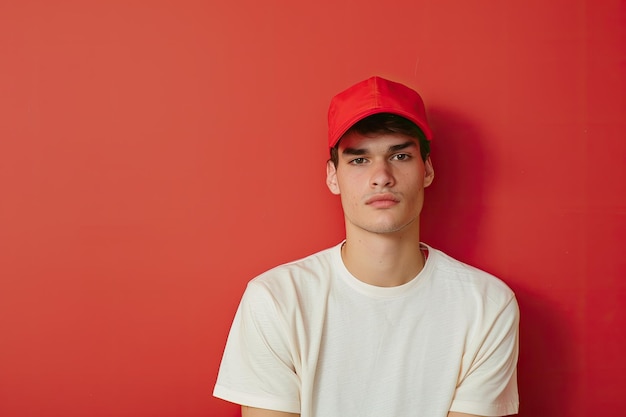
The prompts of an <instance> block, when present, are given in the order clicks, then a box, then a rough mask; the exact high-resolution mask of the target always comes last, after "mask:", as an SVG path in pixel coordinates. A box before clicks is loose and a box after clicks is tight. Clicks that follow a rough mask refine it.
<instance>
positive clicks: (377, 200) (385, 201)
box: [365, 193, 400, 208]
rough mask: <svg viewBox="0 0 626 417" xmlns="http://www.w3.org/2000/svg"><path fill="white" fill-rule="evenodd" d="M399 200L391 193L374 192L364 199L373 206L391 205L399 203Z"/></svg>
mask: <svg viewBox="0 0 626 417" xmlns="http://www.w3.org/2000/svg"><path fill="white" fill-rule="evenodd" d="M399 202H400V200H398V198H396V196H394V195H393V194H391V193H384V194H376V195H373V196H371V197H369V198H368V199H367V200H365V204H367V205H369V206H374V207H380V208H383V207H391V206H393V205H396V204H397V203H399Z"/></svg>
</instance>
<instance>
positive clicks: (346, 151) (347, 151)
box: [341, 148, 367, 156]
mask: <svg viewBox="0 0 626 417" xmlns="http://www.w3.org/2000/svg"><path fill="white" fill-rule="evenodd" d="M341 153H342V155H357V156H359V155H365V154H367V149H364V148H345V149H344V150H343V151H342V152H341Z"/></svg>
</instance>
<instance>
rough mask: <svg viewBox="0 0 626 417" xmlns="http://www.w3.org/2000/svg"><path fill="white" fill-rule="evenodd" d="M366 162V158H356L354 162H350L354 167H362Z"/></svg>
mask: <svg viewBox="0 0 626 417" xmlns="http://www.w3.org/2000/svg"><path fill="white" fill-rule="evenodd" d="M365 161H366V159H365V158H355V159H353V160H352V161H350V163H351V164H353V165H361V164H364V163H365Z"/></svg>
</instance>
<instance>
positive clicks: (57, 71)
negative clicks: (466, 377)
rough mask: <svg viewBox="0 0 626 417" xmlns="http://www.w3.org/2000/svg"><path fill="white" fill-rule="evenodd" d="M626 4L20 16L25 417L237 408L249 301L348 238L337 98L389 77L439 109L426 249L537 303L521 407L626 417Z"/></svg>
mask: <svg viewBox="0 0 626 417" xmlns="http://www.w3.org/2000/svg"><path fill="white" fill-rule="evenodd" d="M218 3H219V5H214V4H218ZM368 3H369V5H368ZM383 4H384V7H383V6H382V5H383ZM625 13H626V6H625V3H624V2H623V1H618V0H615V1H601V0H593V1H592V0H570V1H565V0H560V1H554V0H551V1H546V0H541V1H539V0H511V1H490V0H482V1H478V0H476V1H451V0H444V1H442V0H421V1H395V2H384V3H380V2H377V1H373V0H369V1H366V2H363V1H330V0H328V1H321V2H297V1H296V2H294V1H282V2H279V1H270V2H257V1H246V2H211V1H208V2H207V1H178V2H175V1H169V2H164V1H158V2H157V1H145V2H137V1H130V2H129V1H101V2H96V1H89V2H85V1H55V2H49V1H40V2H35V1H26V0H22V1H4V2H1V3H0V277H1V278H0V415H1V416H7V417H26V416H107V417H121V416H133V417H141V416H146V417H155V416H218V415H219V416H235V415H238V409H237V407H235V406H233V405H231V404H228V403H225V402H222V401H220V400H216V399H213V398H212V397H211V395H210V394H211V391H212V388H213V383H214V381H215V376H216V371H217V367H218V364H219V360H220V355H221V351H222V349H223V346H224V342H225V338H226V334H227V331H228V328H229V325H230V321H231V319H232V316H233V314H234V311H235V308H236V305H237V303H238V301H239V297H240V295H241V292H242V291H243V288H244V286H245V283H246V282H247V281H248V280H249V279H250V278H252V277H253V276H254V275H255V274H257V273H259V272H261V271H263V270H264V269H266V268H269V267H270V266H273V265H276V264H277V263H281V262H284V261H287V260H291V259H293V258H295V257H300V256H303V255H306V254H308V253H311V252H313V251H315V250H318V249H321V248H324V247H327V246H330V245H332V244H334V243H335V242H337V241H338V240H339V239H341V237H342V227H343V226H342V216H341V213H340V210H339V203H338V201H337V200H336V198H335V197H334V196H331V195H330V193H329V192H328V191H327V190H326V188H325V185H324V163H325V160H326V147H325V146H326V145H325V143H326V139H325V116H326V108H327V105H328V101H329V99H330V97H331V95H332V94H334V93H335V92H337V91H339V90H340V89H342V88H344V87H346V86H348V85H349V84H351V83H354V82H356V81H359V80H361V79H363V78H366V77H368V76H370V75H372V74H379V75H383V76H387V77H390V78H393V79H397V80H399V81H403V82H406V83H408V84H410V85H412V86H414V87H416V88H417V89H418V90H419V91H420V92H421V93H422V94H423V97H424V99H425V101H426V103H427V106H428V108H429V116H430V118H431V120H432V124H433V126H434V132H435V135H436V138H435V140H434V142H433V160H434V164H435V170H436V180H435V184H434V185H433V186H432V188H431V189H429V190H428V193H427V207H426V209H425V213H424V216H423V219H422V221H423V228H424V236H423V238H424V240H425V241H427V242H430V243H431V244H433V245H435V246H437V247H439V248H441V249H443V250H445V251H447V252H449V253H450V254H452V255H454V256H456V257H458V258H460V259H462V260H464V261H467V262H470V263H473V264H475V265H477V266H479V267H482V268H484V269H486V270H488V271H490V272H492V273H495V274H497V275H499V276H501V277H502V278H504V279H505V280H506V281H507V282H508V283H509V284H510V285H511V287H513V288H514V289H515V290H516V292H517V294H518V297H519V302H520V305H521V310H522V314H523V317H522V323H521V335H522V340H521V359H520V391H521V396H522V412H521V415H522V416H526V417H543V416H550V417H559V416H564V417H565V416H566V417H583V416H585V417H587V416H590V415H613V416H614V415H618V414H619V413H622V412H623V408H624V407H623V401H622V397H623V394H624V391H625V390H626V377H625V375H626V365H625V361H624V360H623V351H624V349H625V348H626V343H625V342H626V340H625V339H626V336H625V332H624V329H625V327H626V313H625V311H624V307H623V305H624V301H626V300H625V298H626V284H625V282H624V278H626V256H624V249H625V245H624V238H625V237H626V191H625V188H626V187H625V185H626V172H625V166H626V164H625V162H626V141H625V140H624V137H625V136H626V122H625V120H626V118H625V117H624V116H625V114H626V98H625V97H626V33H625V32H626V29H625V28H626V18H625V16H626V15H625Z"/></svg>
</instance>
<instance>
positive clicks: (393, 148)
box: [389, 140, 415, 153]
mask: <svg viewBox="0 0 626 417" xmlns="http://www.w3.org/2000/svg"><path fill="white" fill-rule="evenodd" d="M411 146H415V142H414V141H412V140H410V141H408V142H404V143H401V144H399V145H393V146H390V147H389V153H393V152H398V151H401V150H402V149H406V148H410V147H411Z"/></svg>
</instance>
